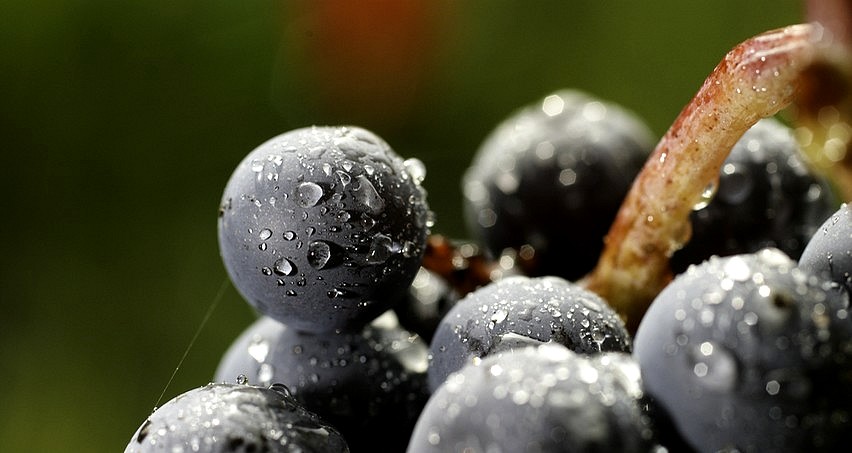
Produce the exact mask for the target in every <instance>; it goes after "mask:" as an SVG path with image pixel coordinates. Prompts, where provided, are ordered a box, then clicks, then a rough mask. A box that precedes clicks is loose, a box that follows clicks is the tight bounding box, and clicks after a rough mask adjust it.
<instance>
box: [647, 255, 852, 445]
mask: <svg viewBox="0 0 852 453" xmlns="http://www.w3.org/2000/svg"><path fill="white" fill-rule="evenodd" d="M848 310H849V299H848V296H847V294H846V292H845V291H840V292H839V291H836V290H834V289H833V284H832V283H830V282H828V281H825V280H823V279H821V278H819V277H817V276H815V275H813V274H810V273H808V272H805V271H804V270H801V269H799V268H797V267H796V263H795V262H794V261H793V260H791V259H790V258H789V257H788V256H787V255H786V254H784V253H783V252H781V251H780V250H777V249H764V250H762V251H759V252H756V253H753V254H747V255H735V256H730V257H725V258H717V257H714V258H711V259H710V260H709V261H706V262H704V263H702V264H701V265H697V266H692V267H690V268H689V270H687V271H686V272H685V273H683V274H681V275H679V276H678V277H677V278H676V279H675V280H674V281H673V282H672V283H671V284H669V286H667V287H666V288H665V289H664V290H663V291H662V292H661V293H660V294H659V296H658V297H657V298H656V299H655V300H654V302H653V303H652V304H651V306H650V308H649V309H648V311H647V313H646V314H645V316H644V318H643V319H642V322H641V323H640V325H639V329H638V331H637V333H636V336H635V342H634V356H635V357H636V359H637V360H638V362H639V365H640V367H641V369H642V379H643V381H644V384H645V391H646V392H647V394H648V396H649V397H651V399H653V401H654V402H655V404H656V405H657V406H658V408H659V410H660V411H661V412H662V413H664V414H665V415H666V416H667V418H668V419H669V420H671V422H672V423H673V424H674V426H675V427H676V428H677V429H678V431H679V432H680V433H681V435H682V436H683V438H684V439H685V440H686V441H687V442H688V443H689V444H691V445H692V447H693V448H695V449H697V450H699V451H708V452H711V451H719V450H737V451H815V450H818V451H836V450H837V449H839V448H841V447H842V446H844V445H847V444H848V443H849V440H850V435H849V433H850V429H852V390H850V389H852V378H850V376H852V322H850V319H849V312H848Z"/></svg>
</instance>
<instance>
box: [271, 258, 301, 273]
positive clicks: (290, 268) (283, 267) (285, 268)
mask: <svg viewBox="0 0 852 453" xmlns="http://www.w3.org/2000/svg"><path fill="white" fill-rule="evenodd" d="M272 271H273V272H275V274H277V275H293V274H295V273H296V266H295V265H294V264H293V262H292V261H290V260H288V259H287V258H284V257H283V256H282V257H281V258H278V260H277V261H275V264H273V265H272Z"/></svg>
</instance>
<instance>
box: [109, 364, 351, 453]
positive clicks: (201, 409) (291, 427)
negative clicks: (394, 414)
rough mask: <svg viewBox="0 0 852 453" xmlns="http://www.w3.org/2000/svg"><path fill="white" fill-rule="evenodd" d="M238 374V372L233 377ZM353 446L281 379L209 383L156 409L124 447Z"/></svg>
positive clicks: (209, 451)
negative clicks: (271, 382)
mask: <svg viewBox="0 0 852 453" xmlns="http://www.w3.org/2000/svg"><path fill="white" fill-rule="evenodd" d="M232 379H233V378H232ZM155 451H158V452H204V453H217V452H222V453H224V452H246V453H248V452H261V451H263V452H292V453H295V452H305V453H307V452H315V453H320V452H328V453H340V452H348V451H349V449H348V447H347V446H346V442H345V441H344V440H343V438H342V437H341V436H340V434H339V433H338V432H337V431H336V430H335V429H334V428H332V427H331V426H330V425H328V424H327V423H325V422H324V421H322V420H320V419H319V418H318V417H317V416H316V415H315V414H314V413H312V412H309V411H307V410H306V409H305V408H304V407H302V406H301V405H300V404H299V403H297V402H296V401H295V400H294V399H293V397H292V396H290V394H289V392H288V391H287V388H286V387H284V386H282V385H273V386H272V387H269V388H265V387H255V386H251V385H244V384H224V383H223V384H208V385H205V386H203V387H199V388H196V389H193V390H190V391H188V392H186V393H184V394H182V395H179V396H177V397H175V398H174V399H172V400H171V401H169V402H167V403H166V404H164V405H163V406H162V407H160V408H159V409H157V410H156V411H154V413H153V414H151V415H150V416H149V417H148V419H147V420H145V422H144V423H143V424H142V426H140V427H139V429H138V430H136V433H134V434H133V437H132V439H131V440H130V443H129V444H128V445H127V448H126V449H125V453H144V452H155Z"/></svg>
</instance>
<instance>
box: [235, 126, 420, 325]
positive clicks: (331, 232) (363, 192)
mask: <svg viewBox="0 0 852 453" xmlns="http://www.w3.org/2000/svg"><path fill="white" fill-rule="evenodd" d="M423 175H424V172H423V168H422V164H421V163H419V161H416V160H408V161H403V160H402V159H401V158H400V157H398V156H397V155H396V154H395V153H394V152H393V150H391V148H390V147H389V146H388V145H387V143H385V142H384V141H382V139H380V138H379V137H377V136H376V135H374V134H373V133H371V132H369V131H366V130H364V129H360V128H357V127H313V128H304V129H297V130H294V131H291V132H288V133H285V134H282V135H279V136H277V137H275V138H273V139H271V140H269V141H267V142H265V143H263V144H262V145H260V146H259V147H258V148H256V149H255V150H254V151H252V152H251V153H249V154H248V156H246V157H245V159H243V161H242V162H241V163H240V164H239V166H238V167H237V168H236V170H235V171H234V173H233V175H232V176H231V178H230V180H229V181H228V184H227V186H226V188H225V193H224V195H223V197H222V205H221V208H220V211H219V246H220V251H221V254H222V259H223V261H224V263H225V267H226V268H227V270H228V275H229V276H230V277H231V280H232V281H233V282H234V286H236V288H237V289H238V290H239V291H240V293H241V294H242V295H243V296H244V297H245V298H246V300H247V301H248V302H249V303H250V304H251V305H252V306H254V307H255V308H256V309H257V310H259V311H260V312H261V313H263V314H265V315H268V316H271V317H273V318H275V319H277V320H279V321H282V322H286V323H287V324H288V325H289V326H291V327H293V328H296V329H300V330H305V331H310V332H329V331H334V330H336V329H353V330H357V329H358V328H359V327H361V326H362V325H364V324H365V323H367V322H369V321H370V320H371V319H373V318H374V317H376V316H377V315H379V314H380V313H382V312H384V311H385V310H387V309H388V308H389V307H390V306H391V305H392V303H393V302H394V301H396V300H398V298H399V297H401V295H402V294H403V293H404V292H405V290H406V288H407V287H408V285H409V284H410V283H411V280H412V279H413V278H414V275H415V273H416V272H417V269H418V268H419V266H420V261H421V259H422V256H423V251H424V247H425V241H426V235H427V230H428V227H427V223H428V221H429V209H428V207H427V205H426V200H425V191H424V190H423V189H422V187H421V186H420V182H421V180H422V177H423Z"/></svg>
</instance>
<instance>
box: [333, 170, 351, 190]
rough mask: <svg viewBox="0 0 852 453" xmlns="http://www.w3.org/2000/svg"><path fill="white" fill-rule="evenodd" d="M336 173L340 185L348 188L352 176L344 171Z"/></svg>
mask: <svg viewBox="0 0 852 453" xmlns="http://www.w3.org/2000/svg"><path fill="white" fill-rule="evenodd" d="M335 173H336V174H337V179H339V180H340V184H341V185H343V187H346V186H348V185H349V183H350V182H352V176H351V175H349V173H346V172H345V171H342V170H337V171H336V172H335Z"/></svg>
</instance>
